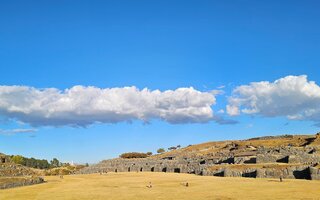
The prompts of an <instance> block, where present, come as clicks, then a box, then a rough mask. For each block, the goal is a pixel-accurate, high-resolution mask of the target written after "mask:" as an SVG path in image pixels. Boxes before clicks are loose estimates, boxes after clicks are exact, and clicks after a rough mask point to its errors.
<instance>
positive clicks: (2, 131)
mask: <svg viewBox="0 0 320 200" xmlns="http://www.w3.org/2000/svg"><path fill="white" fill-rule="evenodd" d="M37 131H38V130H37V129H0V134H3V135H14V134H18V133H35V132H37Z"/></svg>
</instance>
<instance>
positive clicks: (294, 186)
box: [0, 172, 320, 200]
mask: <svg viewBox="0 0 320 200" xmlns="http://www.w3.org/2000/svg"><path fill="white" fill-rule="evenodd" d="M45 179H46V180H47V183H44V184H39V185H33V186H25V187H20V188H13V189H7V190H1V191H0V200H11V199H12V200H15V199H17V200H19V199H21V200H28V199H39V200H48V199H54V200H57V199H63V200H71V199H74V200H84V199H86V200H87V199H92V200H124V199H126V200H144V199H146V200H149V199H150V200H154V199H163V200H170V199H172V200H179V199H181V200H182V199H183V200H188V199H190V200H191V199H192V200H213V199H221V200H222V199H304V200H305V199H310V200H311V199H319V200H320V181H307V180H284V182H279V180H275V179H249V178H224V177H209V176H196V175H190V174H174V173H152V172H149V173H148V172H146V173H136V172H131V173H108V174H103V175H99V174H92V175H74V176H65V177H64V179H60V178H59V177H54V176H52V177H45ZM149 182H151V183H152V185H153V187H152V188H147V187H146V186H147V185H148V184H149ZM185 182H188V183H189V184H190V185H189V187H185V186H184V185H183V183H185Z"/></svg>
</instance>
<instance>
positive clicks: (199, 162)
mask: <svg viewBox="0 0 320 200" xmlns="http://www.w3.org/2000/svg"><path fill="white" fill-rule="evenodd" d="M319 144H320V134H316V135H281V136H266V137H259V138H251V139H247V140H233V141H218V142H208V143H203V144H197V145H190V146H188V147H185V148H181V149H176V150H172V151H169V152H165V153H162V154H157V155H153V156H150V157H147V158H140V159H139V158H138V159H123V158H116V159H110V160H104V161H101V162H100V163H98V164H96V165H93V166H90V167H87V168H84V169H82V170H80V172H79V173H96V172H100V173H103V172H110V171H112V172H131V171H136V172H139V171H140V172H142V171H150V172H174V173H189V174H197V175H207V176H223V177H239V176H240V177H252V178H267V177H273V178H276V177H283V178H292V179H294V178H295V179H308V180H315V179H317V180H320V169H319V163H320V145H319Z"/></svg>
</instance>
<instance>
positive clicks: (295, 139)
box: [152, 134, 320, 159]
mask: <svg viewBox="0 0 320 200" xmlns="http://www.w3.org/2000/svg"><path fill="white" fill-rule="evenodd" d="M281 147H293V148H301V149H304V148H310V149H313V148H318V147H320V134H317V135H282V136H265V137H258V138H251V139H247V140H230V141H217V142H207V143H202V144H196V145H191V146H188V147H185V148H181V149H177V150H173V151H169V152H165V153H162V154H157V155H154V156H152V158H156V159H159V158H160V159H161V158H166V157H188V158H189V157H216V156H218V157H219V156H222V155H225V156H227V155H233V156H241V155H242V156H243V155H256V154H257V152H258V151H257V150H258V148H265V149H266V148H281Z"/></svg>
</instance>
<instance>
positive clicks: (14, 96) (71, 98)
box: [0, 86, 226, 126]
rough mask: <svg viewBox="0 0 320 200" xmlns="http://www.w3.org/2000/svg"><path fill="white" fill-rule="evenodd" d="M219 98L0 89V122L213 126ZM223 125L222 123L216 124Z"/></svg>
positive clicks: (186, 92)
mask: <svg viewBox="0 0 320 200" xmlns="http://www.w3.org/2000/svg"><path fill="white" fill-rule="evenodd" d="M217 94H218V92H216V91H212V92H200V91H197V90H195V89H194V88H192V87H190V88H178V89H176V90H166V91H159V90H152V91H151V90H149V89H146V88H145V89H143V90H139V89H137V88H136V87H123V88H103V89H101V88H97V87H84V86H74V87H72V88H70V89H66V90H63V91H61V90H58V89H55V88H46V89H37V88H33V87H26V86H0V116H3V117H6V118H10V119H15V120H17V121H20V122H23V123H27V124H30V125H32V126H47V125H48V126H64V125H67V126H87V125H90V124H93V123H117V122H123V121H132V120H141V121H144V122H148V121H150V120H152V119H161V120H164V121H167V122H169V123H173V124H175V123H205V122H208V121H210V120H216V118H215V116H214V115H213V110H212V108H211V106H213V105H214V104H215V103H216V98H215V95H217ZM216 121H217V122H218V123H220V122H223V123H226V121H223V120H222V119H221V118H219V119H217V120H216Z"/></svg>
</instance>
